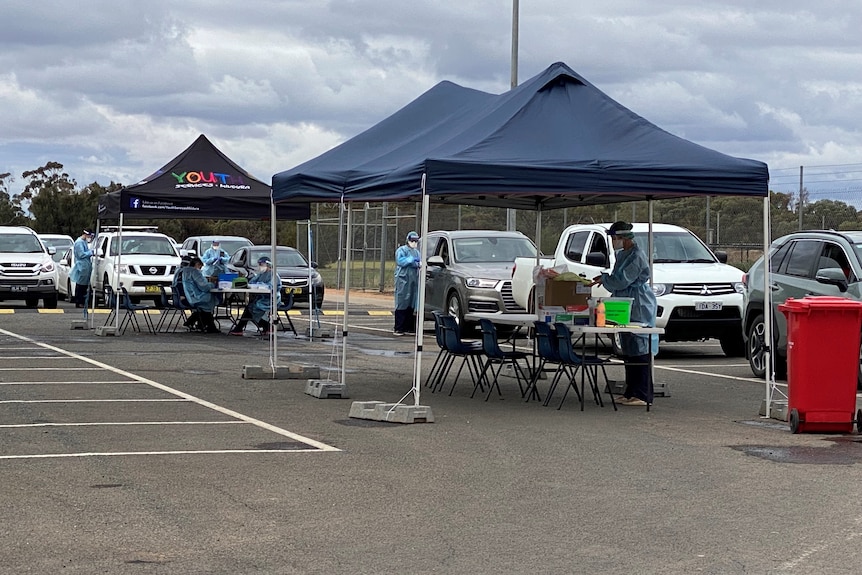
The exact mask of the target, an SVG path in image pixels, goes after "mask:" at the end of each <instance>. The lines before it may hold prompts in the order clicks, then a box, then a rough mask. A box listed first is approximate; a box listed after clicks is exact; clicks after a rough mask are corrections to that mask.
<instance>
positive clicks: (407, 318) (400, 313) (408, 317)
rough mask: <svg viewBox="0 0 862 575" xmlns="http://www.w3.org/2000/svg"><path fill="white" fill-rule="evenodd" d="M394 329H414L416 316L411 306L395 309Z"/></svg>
mask: <svg viewBox="0 0 862 575" xmlns="http://www.w3.org/2000/svg"><path fill="white" fill-rule="evenodd" d="M394 329H395V331H400V332H403V333H413V332H414V331H415V330H416V318H415V316H414V313H413V308H412V307H408V308H407V309H396V310H395V328H394Z"/></svg>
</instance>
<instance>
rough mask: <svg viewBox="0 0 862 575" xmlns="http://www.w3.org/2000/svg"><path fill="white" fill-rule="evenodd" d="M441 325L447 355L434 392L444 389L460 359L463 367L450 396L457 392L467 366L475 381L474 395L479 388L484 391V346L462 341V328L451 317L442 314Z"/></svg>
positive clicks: (459, 368) (459, 370)
mask: <svg viewBox="0 0 862 575" xmlns="http://www.w3.org/2000/svg"><path fill="white" fill-rule="evenodd" d="M440 323H441V325H442V326H443V341H444V345H445V347H446V354H447V355H446V357H445V358H444V363H443V365H442V366H441V367H440V369H439V372H438V377H437V380H436V381H435V382H434V387H433V388H432V392H433V391H436V390H437V389H442V388H443V384H444V383H445V381H446V378H447V377H448V376H449V371H450V370H451V369H452V364H453V363H455V359H456V358H459V357H460V358H461V365H460V366H459V367H458V371H457V373H456V374H455V379H454V381H452V387H451V388H450V389H449V395H452V392H453V391H455V385H456V384H457V383H458V378H459V377H461V372H462V371H463V370H464V365H465V364H466V366H467V371H468V372H469V373H470V378H471V379H472V380H473V393H475V392H476V387H477V386H478V387H479V388H480V389H481V390H482V391H484V390H485V387H484V386H483V385H482V376H481V375H480V371H481V366H482V362H481V357H482V356H483V355H484V354H485V351H484V346H483V345H482V343H481V342H478V341H470V340H467V341H464V340H462V339H461V326H460V325H458V322H457V321H455V318H454V317H452V316H451V315H442V314H441V315H440ZM471 397H472V396H471Z"/></svg>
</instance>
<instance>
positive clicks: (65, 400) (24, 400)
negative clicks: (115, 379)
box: [0, 399, 191, 403]
mask: <svg viewBox="0 0 862 575" xmlns="http://www.w3.org/2000/svg"><path fill="white" fill-rule="evenodd" d="M187 401H191V400H189V399H3V400H0V403H158V402H187Z"/></svg>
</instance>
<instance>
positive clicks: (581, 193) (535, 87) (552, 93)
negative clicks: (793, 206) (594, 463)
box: [273, 62, 769, 403]
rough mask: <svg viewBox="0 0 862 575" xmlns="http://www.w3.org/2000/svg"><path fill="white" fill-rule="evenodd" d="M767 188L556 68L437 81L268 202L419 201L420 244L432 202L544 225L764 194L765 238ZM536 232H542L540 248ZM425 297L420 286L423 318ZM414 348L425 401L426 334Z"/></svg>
mask: <svg viewBox="0 0 862 575" xmlns="http://www.w3.org/2000/svg"><path fill="white" fill-rule="evenodd" d="M768 182H769V173H768V169H767V166H766V164H764V163H762V162H758V161H755V160H749V159H742V158H734V157H731V156H728V155H725V154H722V153H720V152H717V151H714V150H710V149H708V148H705V147H703V146H700V145H698V144H695V143H693V142H689V141H687V140H685V139H683V138H680V137H678V136H674V135H673V134H670V133H668V132H666V131H664V130H662V129H661V128H659V127H658V126H656V125H654V124H652V123H650V122H649V121H647V120H645V119H644V118H642V117H640V116H638V115H637V114H635V113H634V112H632V111H631V110H628V109H627V108H625V107H624V106H622V105H621V104H619V103H618V102H616V101H614V100H613V99H611V98H609V97H608V96H607V95H606V94H604V93H603V92H601V91H600V90H599V89H598V88H596V87H595V86H593V85H592V84H590V83H589V82H587V81H586V80H585V79H584V78H583V77H581V76H580V75H578V74H577V73H576V72H574V71H573V70H572V69H571V68H569V67H568V66H566V65H565V64H563V63H559V62H558V63H555V64H552V65H551V66H549V67H548V68H547V69H545V70H544V71H543V72H541V73H540V74H538V75H536V76H535V77H533V78H531V79H530V80H528V81H526V82H524V83H523V84H521V85H520V86H518V87H516V88H514V89H512V90H510V91H509V92H506V93H503V94H488V93H485V92H480V91H477V90H472V89H469V88H464V87H461V86H458V85H456V84H453V83H451V82H441V83H440V84H438V85H436V86H435V87H433V88H431V89H430V90H428V91H427V92H426V93H425V94H423V95H421V96H420V97H419V98H417V99H416V100H414V101H413V102H411V103H410V104H408V105H407V106H405V107H404V108H402V109H401V110H399V111H398V112H396V113H395V114H393V115H391V116H390V117H388V118H386V119H384V120H382V121H381V122H379V123H378V124H377V125H375V126H373V127H371V128H369V129H368V130H366V131H365V132H363V133H361V134H359V135H357V136H356V137H354V138H352V139H350V140H348V141H346V142H344V143H343V144H341V145H339V146H337V147H335V148H333V149H332V150H330V151H328V152H326V153H324V154H322V155H321V156H318V157H317V158H314V159H312V160H309V161H308V162H305V163H304V164H301V165H299V166H297V167H295V168H293V169H291V170H287V171H285V172H281V173H278V174H276V175H274V176H273V201H274V202H275V203H276V204H277V205H283V204H287V203H296V202H309V201H328V202H333V201H339V200H341V201H344V202H353V201H362V202H366V201H398V200H411V201H417V200H420V199H421V200H422V201H423V210H422V211H423V228H422V235H423V236H424V235H425V234H426V233H427V231H428V230H427V221H428V219H427V218H428V206H429V204H430V202H431V201H434V202H442V203H458V204H469V205H487V206H497V207H505V208H517V209H532V210H536V211H538V212H539V217H540V212H541V210H543V209H553V208H563V207H575V206H583V205H593V204H602V203H617V202H626V201H633V200H655V199H663V198H674V197H683V196H693V195H704V196H727V195H734V196H755V197H762V198H764V229H765V230H768V221H767V218H768V200H767V199H766V198H767V196H768ZM349 215H350V212H349V210H348V219H349ZM539 221H540V220H539ZM540 232H541V228H540V226H539V225H538V224H537V234H536V235H537V238H536V241H537V243H539V244H540V245H541V242H540V238H539V237H538V236H539V234H540ZM764 235H765V236H766V235H767V233H766V232H765V234H764ZM349 237H350V235H349V234H348V240H349ZM767 245H768V238H767V237H765V238H764V249H765V247H766V246H767ZM348 247H349V246H348ZM349 253H350V251H349V249H348V254H349ZM423 265H424V264H423ZM348 268H349V265H348ZM420 278H422V281H423V283H424V273H422V274H421V275H420ZM767 292H768V290H767ZM424 295H425V294H424V289H420V295H419V297H420V302H419V309H420V310H422V309H424ZM767 309H768V306H767ZM345 315H346V314H345ZM768 323H769V322H768V321H767V325H768ZM345 333H346V323H345ZM417 352H419V353H417V358H418V359H417V369H416V373H414V390H413V393H414V396H415V397H417V403H418V395H419V386H418V383H419V374H418V369H419V367H421V338H418V339H417Z"/></svg>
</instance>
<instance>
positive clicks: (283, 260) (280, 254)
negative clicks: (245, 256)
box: [249, 250, 308, 269]
mask: <svg viewBox="0 0 862 575" xmlns="http://www.w3.org/2000/svg"><path fill="white" fill-rule="evenodd" d="M249 255H250V256H251V257H250V258H249V264H250V265H252V266H256V265H257V260H259V259H260V258H262V257H272V253H271V252H270V251H269V250H255V251H252V252H250V254H249ZM275 258H276V261H275V267H276V269H277V268H285V267H297V268H300V267H308V262H306V261H305V258H304V257H303V255H302V254H301V253H299V252H296V251H293V250H291V251H285V250H278V251H277V252H276V254H275Z"/></svg>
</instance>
